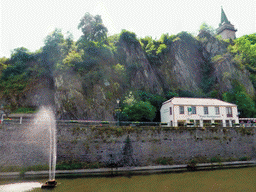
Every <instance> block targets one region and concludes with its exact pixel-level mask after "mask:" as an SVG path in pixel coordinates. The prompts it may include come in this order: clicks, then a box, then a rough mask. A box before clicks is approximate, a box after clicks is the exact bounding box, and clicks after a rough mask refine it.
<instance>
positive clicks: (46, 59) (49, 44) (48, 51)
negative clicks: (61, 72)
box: [41, 29, 64, 76]
mask: <svg viewBox="0 0 256 192" xmlns="http://www.w3.org/2000/svg"><path fill="white" fill-rule="evenodd" d="M44 43H45V45H44V47H43V50H42V53H41V65H42V66H43V67H44V68H45V69H46V75H47V76H49V75H52V73H53V71H54V67H55V65H56V64H57V63H60V62H62V60H63V59H64V55H63V54H62V52H61V50H62V44H63V43H64V36H63V34H62V33H61V30H60V29H55V30H54V31H53V32H52V33H51V34H50V35H48V36H47V37H46V38H45V41H44Z"/></svg>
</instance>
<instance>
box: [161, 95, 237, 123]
mask: <svg viewBox="0 0 256 192" xmlns="http://www.w3.org/2000/svg"><path fill="white" fill-rule="evenodd" d="M160 112H161V122H162V123H167V126H174V127H177V126H184V125H186V124H187V125H192V124H193V125H195V126H200V127H203V126H206V125H211V124H212V123H217V124H219V125H220V126H224V127H229V126H232V125H233V124H235V123H239V120H238V111H237V105H235V104H232V103H228V102H225V101H221V100H219V99H210V98H185V97H174V98H172V99H170V100H168V101H165V102H164V103H163V104H162V107H161V110H160Z"/></svg>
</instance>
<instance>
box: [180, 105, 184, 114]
mask: <svg viewBox="0 0 256 192" xmlns="http://www.w3.org/2000/svg"><path fill="white" fill-rule="evenodd" d="M180 114H184V106H180Z"/></svg>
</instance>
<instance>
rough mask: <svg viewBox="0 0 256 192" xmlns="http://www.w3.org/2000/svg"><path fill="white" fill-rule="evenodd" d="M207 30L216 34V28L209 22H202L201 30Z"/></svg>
mask: <svg viewBox="0 0 256 192" xmlns="http://www.w3.org/2000/svg"><path fill="white" fill-rule="evenodd" d="M201 30H202V31H207V32H209V33H210V34H211V35H215V34H216V29H215V28H213V27H212V26H210V25H208V24H207V23H205V22H204V23H202V25H201V26H200V31H201Z"/></svg>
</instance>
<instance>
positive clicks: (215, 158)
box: [210, 156, 222, 163]
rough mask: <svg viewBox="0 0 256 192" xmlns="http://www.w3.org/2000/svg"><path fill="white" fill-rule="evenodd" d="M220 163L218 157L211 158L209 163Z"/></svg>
mask: <svg viewBox="0 0 256 192" xmlns="http://www.w3.org/2000/svg"><path fill="white" fill-rule="evenodd" d="M221 161H222V160H221V158H220V157H218V156H215V157H212V158H211V159H210V162H211V163H219V162H221Z"/></svg>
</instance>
